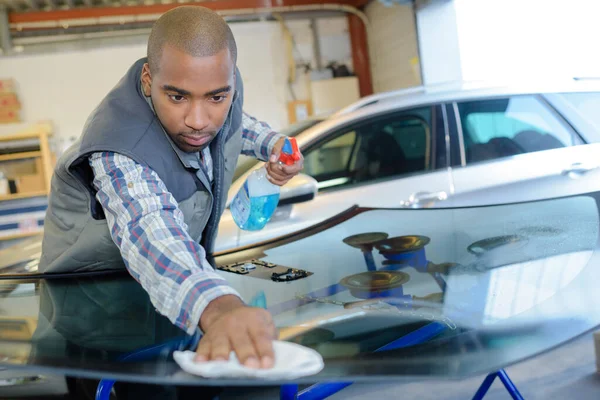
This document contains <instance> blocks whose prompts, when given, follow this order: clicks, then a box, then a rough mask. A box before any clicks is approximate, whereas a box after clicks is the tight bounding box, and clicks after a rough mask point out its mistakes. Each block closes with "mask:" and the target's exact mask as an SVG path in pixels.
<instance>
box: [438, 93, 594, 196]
mask: <svg viewBox="0 0 600 400" xmlns="http://www.w3.org/2000/svg"><path fill="white" fill-rule="evenodd" d="M448 108H449V110H448V111H449V114H451V115H452V116H453V118H454V119H455V122H456V125H455V127H456V134H455V135H453V139H454V140H452V146H453V152H452V153H453V157H452V158H453V159H452V164H453V167H452V178H453V183H454V189H455V193H454V196H453V198H452V200H451V204H452V205H453V206H457V207H460V206H469V205H485V204H501V203H509V202H520V201H530V200H539V199H544V198H552V197H559V196H566V195H572V194H576V193H583V192H588V191H592V190H598V189H600V170H599V169H598V166H599V165H600V164H599V163H600V159H599V158H598V154H600V147H599V146H600V145H598V144H585V143H584V141H583V139H582V138H581V137H580V135H578V133H577V132H576V131H575V130H574V128H573V126H572V125H571V124H570V123H569V122H568V121H566V120H565V119H564V118H563V117H562V116H561V115H560V114H559V113H558V112H557V111H556V110H555V109H554V108H552V107H550V106H549V104H548V103H547V102H546V101H545V100H544V99H543V98H542V97H541V96H538V95H516V96H507V97H501V98H493V99H481V100H471V101H464V102H457V103H454V104H452V105H451V106H448ZM451 119H452V118H451ZM451 122H452V121H451Z"/></svg>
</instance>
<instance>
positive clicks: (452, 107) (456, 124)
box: [447, 93, 585, 168]
mask: <svg viewBox="0 0 600 400" xmlns="http://www.w3.org/2000/svg"><path fill="white" fill-rule="evenodd" d="M523 96H529V97H533V98H534V99H536V100H537V101H538V102H539V103H540V106H541V107H543V108H544V109H546V110H547V111H548V112H549V113H550V114H551V115H552V116H554V117H555V118H556V120H557V122H558V123H559V124H561V125H562V126H563V127H564V128H565V130H566V131H568V132H569V133H570V134H571V136H572V138H573V139H574V141H575V142H578V143H577V144H575V145H571V146H566V147H563V148H564V149H567V148H570V147H575V146H579V145H582V144H585V141H584V140H583V138H582V137H581V136H580V135H579V133H578V132H577V130H576V129H575V128H574V127H573V126H572V125H571V124H570V123H569V121H567V120H566V119H565V117H563V116H562V115H561V114H560V113H559V112H558V111H557V110H556V109H554V107H552V105H551V104H550V103H549V102H548V101H546V99H544V97H543V96H541V95H540V94H539V93H517V94H508V95H507V94H503V95H498V96H485V97H478V98H472V99H461V100H460V101H453V102H450V103H448V104H447V107H448V113H450V112H452V116H451V118H449V119H450V120H452V119H453V121H452V122H453V124H452V125H453V128H451V131H454V132H453V133H454V134H453V135H452V138H453V139H454V140H451V142H450V147H451V148H452V149H453V151H451V153H452V162H451V165H452V167H456V166H458V167H462V168H465V167H469V166H471V165H481V164H486V163H493V162H499V161H506V160H510V159H512V158H514V157H523V156H527V155H528V154H535V153H540V152H543V151H548V150H539V151H534V152H528V153H523V154H517V155H513V156H506V157H500V158H494V159H491V160H484V161H476V162H471V163H468V164H467V159H466V153H467V148H466V146H465V138H464V132H463V126H462V119H461V115H460V111H459V108H458V106H459V104H460V103H471V102H482V101H489V100H502V99H509V100H510V99H512V98H515V97H523ZM554 150H556V149H554ZM457 155H458V160H457Z"/></svg>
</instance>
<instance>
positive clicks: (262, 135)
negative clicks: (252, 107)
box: [242, 112, 284, 161]
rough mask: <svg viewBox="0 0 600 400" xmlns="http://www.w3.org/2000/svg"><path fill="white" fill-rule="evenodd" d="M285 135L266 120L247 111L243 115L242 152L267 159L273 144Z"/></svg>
mask: <svg viewBox="0 0 600 400" xmlns="http://www.w3.org/2000/svg"><path fill="white" fill-rule="evenodd" d="M282 137H284V136H283V135H281V134H279V133H277V132H275V131H274V130H273V129H271V127H270V126H269V125H268V124H267V123H266V122H261V121H258V120H257V119H256V118H254V117H251V116H250V115H248V114H246V113H245V112H244V113H243V115H242V141H243V144H242V154H243V155H245V156H252V157H255V158H258V159H259V160H261V161H267V160H268V159H269V156H270V155H271V151H272V150H273V146H274V145H275V143H277V141H278V140H279V139H281V138H282Z"/></svg>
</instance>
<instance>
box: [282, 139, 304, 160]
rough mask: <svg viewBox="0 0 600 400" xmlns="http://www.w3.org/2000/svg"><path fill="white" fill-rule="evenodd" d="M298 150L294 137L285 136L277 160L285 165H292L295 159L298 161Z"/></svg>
mask: <svg viewBox="0 0 600 400" xmlns="http://www.w3.org/2000/svg"><path fill="white" fill-rule="evenodd" d="M300 157H301V156H300V150H299V149H298V143H297V142H296V138H285V141H284V143H283V148H282V149H281V154H280V155H279V161H281V162H282V163H284V164H285V165H293V164H294V163H295V162H296V161H300Z"/></svg>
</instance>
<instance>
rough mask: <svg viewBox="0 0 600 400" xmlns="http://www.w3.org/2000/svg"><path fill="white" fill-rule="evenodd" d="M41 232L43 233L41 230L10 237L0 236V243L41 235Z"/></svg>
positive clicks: (14, 234) (15, 234)
mask: <svg viewBox="0 0 600 400" xmlns="http://www.w3.org/2000/svg"><path fill="white" fill-rule="evenodd" d="M42 232H43V231H42V230H39V231H31V232H22V233H13V234H12V235H6V236H0V241H2V240H13V239H22V238H26V237H31V236H36V235H41V234H42Z"/></svg>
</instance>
